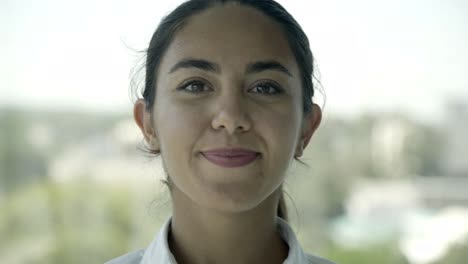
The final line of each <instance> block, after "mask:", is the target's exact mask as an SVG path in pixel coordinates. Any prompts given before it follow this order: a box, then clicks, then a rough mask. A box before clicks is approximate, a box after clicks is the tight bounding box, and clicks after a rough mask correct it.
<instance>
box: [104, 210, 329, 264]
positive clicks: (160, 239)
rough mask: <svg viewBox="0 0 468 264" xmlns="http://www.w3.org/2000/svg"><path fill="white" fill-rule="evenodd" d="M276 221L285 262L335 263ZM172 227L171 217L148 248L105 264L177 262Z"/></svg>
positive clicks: (286, 225)
mask: <svg viewBox="0 0 468 264" xmlns="http://www.w3.org/2000/svg"><path fill="white" fill-rule="evenodd" d="M276 222H277V226H278V232H279V234H280V236H281V238H282V239H283V240H284V241H285V242H286V243H287V244H288V246H289V252H288V257H287V258H286V260H285V261H284V262H283V264H333V262H330V261H328V260H325V259H322V258H319V257H316V256H313V255H310V254H307V253H305V252H304V251H303V250H302V247H301V245H300V244H299V241H298V240H297V239H296V235H295V234H294V231H293V230H292V229H291V227H290V226H289V224H288V223H287V222H286V221H284V220H283V219H281V218H279V217H277V218H276ZM170 227H171V218H169V219H168V220H167V221H166V223H165V224H164V225H163V227H162V228H161V230H160V231H159V232H158V234H157V235H156V237H155V239H154V240H153V241H152V242H151V244H150V245H149V246H148V247H147V248H146V249H140V250H137V251H134V252H130V253H128V254H126V255H123V256H121V257H118V258H116V259H113V260H111V261H108V262H106V263H105V264H177V261H176V260H175V258H174V255H172V253H171V251H170V250H169V245H168V242H167V238H168V234H169V229H170Z"/></svg>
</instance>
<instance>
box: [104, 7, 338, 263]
mask: <svg viewBox="0 0 468 264" xmlns="http://www.w3.org/2000/svg"><path fill="white" fill-rule="evenodd" d="M312 74H313V57H312V53H311V51H310V47H309V43H308V40H307V37H306V36H305V34H304V32H303V31H302V29H301V28H300V26H299V25H298V24H297V22H296V21H295V20H294V19H293V18H292V17H291V15H290V14H289V13H287V11H286V10H284V8H283V7H281V6H280V5H279V4H278V3H276V2H274V1H272V0H224V1H222V0H191V1H188V2H185V3H183V4H181V5H180V6H179V7H177V8H176V9H175V10H174V11H173V12H172V13H170V14H169V15H168V16H167V17H165V18H164V19H163V20H162V22H161V23H160V25H159V27H158V28H157V30H156V32H155V33H154V35H153V37H152V39H151V42H150V45H149V48H148V50H147V61H146V82H145V88H144V91H143V98H142V99H139V100H137V101H136V102H135V105H134V118H135V121H136V123H137V124H138V126H139V127H140V129H141V131H142V134H143V136H144V138H145V141H146V143H147V144H148V147H149V148H150V150H151V152H152V153H154V154H160V155H161V158H162V161H163V164H164V169H165V172H166V173H167V182H166V183H167V185H168V187H169V189H170V193H171V198H172V202H173V214H172V217H171V218H170V219H169V220H168V221H167V222H166V224H165V225H164V226H163V227H162V229H161V230H160V231H159V233H158V234H157V236H156V238H155V240H154V241H153V242H152V243H151V244H150V245H149V246H148V247H147V248H146V249H145V250H140V251H136V252H133V253H129V254H127V255H124V256H122V257H120V258H117V259H114V260H113V261H110V262H108V263H112V264H117V263H142V264H149V263H314V264H319V263H331V262H329V261H327V260H324V259H321V258H318V257H315V256H312V255H309V254H306V253H304V252H303V250H302V249H301V247H300V245H299V243H298V241H297V240H296V237H295V235H294V233H293V231H292V229H291V228H290V227H289V225H288V223H287V222H286V211H285V209H286V208H285V206H284V201H283V194H282V183H283V181H284V180H285V177H286V171H287V168H288V167H289V165H290V164H291V162H292V161H293V158H294V159H297V158H298V157H300V156H301V155H302V152H303V150H304V148H305V147H306V146H307V145H308V143H309V141H310V139H311V137H312V135H313V133H314V132H315V131H316V129H317V128H318V126H319V124H320V120H321V109H320V107H319V106H318V105H316V104H314V103H313V102H312V96H313V94H314V87H313V84H312Z"/></svg>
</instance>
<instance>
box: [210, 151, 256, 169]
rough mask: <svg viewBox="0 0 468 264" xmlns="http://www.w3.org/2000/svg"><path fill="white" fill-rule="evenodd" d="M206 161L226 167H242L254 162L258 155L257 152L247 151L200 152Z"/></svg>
mask: <svg viewBox="0 0 468 264" xmlns="http://www.w3.org/2000/svg"><path fill="white" fill-rule="evenodd" d="M201 154H202V155H203V157H205V158H206V159H207V160H208V161H210V162H212V163H214V164H216V165H218V166H221V167H226V168H233V167H242V166H246V165H248V164H250V163H252V162H254V161H255V160H256V159H257V157H259V156H260V153H258V152H249V153H242V154H233V153H229V154H224V153H209V152H208V153H207V152H202V153H201Z"/></svg>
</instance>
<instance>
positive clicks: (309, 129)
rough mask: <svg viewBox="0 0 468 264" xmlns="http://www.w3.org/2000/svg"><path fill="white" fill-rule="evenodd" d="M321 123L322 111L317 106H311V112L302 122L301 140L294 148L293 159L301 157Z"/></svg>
mask: <svg viewBox="0 0 468 264" xmlns="http://www.w3.org/2000/svg"><path fill="white" fill-rule="evenodd" d="M321 121H322V109H320V106H318V105H317V104H312V111H311V112H310V113H309V114H307V115H306V116H304V119H303V121H302V130H301V138H300V139H299V142H298V143H297V146H296V153H295V155H294V156H295V157H301V156H302V154H303V152H304V149H305V148H306V146H307V145H308V144H309V141H310V139H311V138H312V135H313V134H314V133H315V131H316V130H317V128H318V127H319V126H320V122H321Z"/></svg>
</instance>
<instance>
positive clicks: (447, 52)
mask: <svg viewBox="0 0 468 264" xmlns="http://www.w3.org/2000/svg"><path fill="white" fill-rule="evenodd" d="M180 2H181V1H156V0H153V1H142V0H132V1H123V0H119V1H115V0H113V1H111V0H103V1H96V0H81V1H63V0H42V1H33V0H2V1H1V2H0V34H1V39H2V41H1V42H0V106H1V105H5V104H7V105H20V106H32V107H34V108H42V107H44V108H48V109H56V110H60V109H62V107H69V108H78V109H84V110H105V111H109V110H110V111H118V112H127V111H130V109H131V100H130V99H129V92H128V90H129V89H128V87H129V72H130V70H131V69H132V68H133V67H134V66H135V65H136V59H137V57H136V53H135V52H134V51H132V50H133V49H135V50H142V49H144V48H146V45H147V44H148V42H149V39H150V38H151V35H152V33H153V31H154V30H155V27H156V26H157V24H158V22H159V20H160V19H161V17H162V16H163V15H164V14H167V12H169V11H170V10H172V9H173V8H174V7H175V6H177V5H178V4H179V3H180ZM279 2H280V3H282V4H283V5H284V6H285V7H286V8H287V9H288V10H289V11H290V12H291V13H292V14H293V15H294V16H295V17H296V19H297V20H298V21H299V23H300V24H301V25H302V27H303V28H304V30H305V31H306V33H307V34H308V36H309V39H310V42H311V47H312V51H313V52H314V54H315V56H316V58H317V62H318V65H319V68H320V72H321V80H322V84H323V86H324V89H325V92H326V95H327V104H326V111H328V112H329V113H338V114H345V115H354V114H358V113H361V112H363V111H367V110H379V111H380V110H381V111H393V110H395V111H406V112H408V113H410V114H412V115H414V116H416V117H419V118H423V119H427V120H430V119H433V118H439V117H440V114H439V113H440V111H443V107H444V105H445V102H446V100H447V99H450V98H453V97H455V98H463V97H464V98H466V100H468V73H467V72H468V70H467V69H468V1H465V0H450V1H446V0H382V1H376V0H354V1H348V0H326V1H325V0H321V1H319V0H312V1H301V0H282V1H279Z"/></svg>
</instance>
